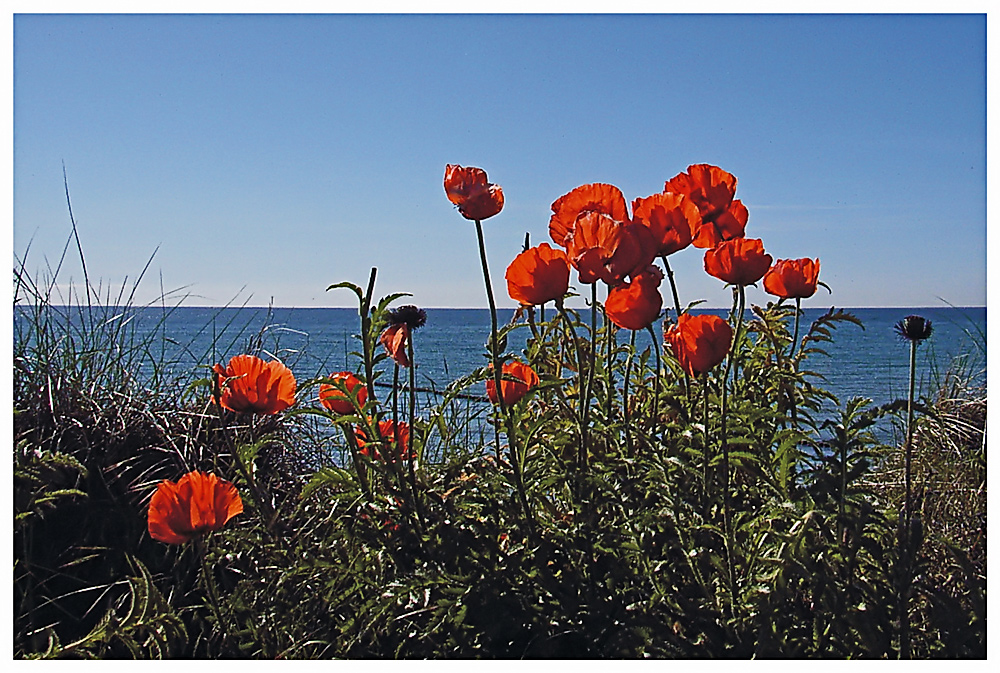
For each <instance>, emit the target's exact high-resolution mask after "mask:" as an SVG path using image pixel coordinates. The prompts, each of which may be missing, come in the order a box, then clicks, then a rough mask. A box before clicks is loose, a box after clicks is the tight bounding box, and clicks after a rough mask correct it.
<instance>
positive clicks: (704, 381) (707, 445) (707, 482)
mask: <svg viewBox="0 0 1000 673" xmlns="http://www.w3.org/2000/svg"><path fill="white" fill-rule="evenodd" d="M701 393H702V415H701V418H702V421H701V422H702V424H703V427H704V430H703V432H702V435H703V439H704V447H703V449H704V452H705V457H704V464H703V469H704V474H703V475H702V490H703V492H704V493H703V495H704V498H705V502H704V510H705V516H706V518H707V517H708V511H709V501H708V498H709V495H710V493H711V488H710V486H711V479H710V478H709V473H710V470H711V463H712V444H711V442H710V441H709V432H708V372H705V373H703V374H702V375H701Z"/></svg>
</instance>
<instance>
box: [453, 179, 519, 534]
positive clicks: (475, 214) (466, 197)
mask: <svg viewBox="0 0 1000 673" xmlns="http://www.w3.org/2000/svg"><path fill="white" fill-rule="evenodd" d="M444 189H445V192H446V193H447V195H448V199H449V200H450V201H451V202H452V203H454V204H456V205H458V206H459V212H460V213H461V214H462V216H463V217H465V218H466V219H470V220H474V221H475V223H476V238H477V240H478V242H479V261H480V263H481V264H482V267H483V280H484V281H485V283H486V299H487V301H488V302H489V306H490V356H491V359H492V361H493V377H494V378H493V380H494V384H495V385H496V387H497V389H498V390H503V388H502V387H501V380H500V377H501V370H500V352H499V349H500V343H499V335H498V332H499V330H498V329H497V306H496V301H495V300H494V298H493V284H492V283H491V282H490V268H489V264H488V263H487V261H486V242H485V240H484V238H483V223H482V220H484V219H486V218H488V217H492V216H493V215H496V214H497V213H499V212H500V211H501V210H502V209H503V190H502V189H501V188H500V187H499V186H498V185H493V184H490V183H488V182H487V177H486V171H484V170H483V169H481V168H473V167H468V168H463V167H461V166H456V165H453V164H449V165H448V166H446V167H445V173H444ZM499 408H500V418H502V419H503V421H504V423H505V425H506V426H507V443H508V445H509V446H510V455H511V459H510V461H511V467H512V468H513V471H514V483H515V486H516V487H517V492H518V496H519V498H520V501H521V506H522V508H523V510H524V516H525V517H526V518H527V520H528V522H529V525H532V524H531V522H532V512H531V508H530V507H529V506H528V496H527V494H526V492H525V490H524V483H523V481H522V475H521V465H520V461H518V459H517V450H516V449H515V447H514V444H515V443H516V441H517V435H516V434H515V433H514V425H513V421H512V420H511V418H510V416H509V414H508V413H507V408H506V405H505V404H504V401H503V395H501V396H500V401H499ZM495 432H496V452H497V457H498V458H499V457H500V429H499V423H498V424H497V426H496V431H495Z"/></svg>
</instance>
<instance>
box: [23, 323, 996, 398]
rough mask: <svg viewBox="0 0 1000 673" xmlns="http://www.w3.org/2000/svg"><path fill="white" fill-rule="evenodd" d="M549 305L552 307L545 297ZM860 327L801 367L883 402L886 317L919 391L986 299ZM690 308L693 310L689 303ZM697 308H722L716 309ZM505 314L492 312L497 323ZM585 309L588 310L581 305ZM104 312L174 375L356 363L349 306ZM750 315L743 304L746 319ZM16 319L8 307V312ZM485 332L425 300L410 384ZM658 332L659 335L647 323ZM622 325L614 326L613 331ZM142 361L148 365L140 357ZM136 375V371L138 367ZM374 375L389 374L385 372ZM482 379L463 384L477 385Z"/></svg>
mask: <svg viewBox="0 0 1000 673" xmlns="http://www.w3.org/2000/svg"><path fill="white" fill-rule="evenodd" d="M549 310H550V314H549V315H551V310H552V309H551V307H550V309H549ZM846 310H847V311H849V312H850V313H852V314H853V315H855V316H857V317H858V318H859V319H860V320H861V322H862V323H863V325H864V328H863V329H862V328H861V327H858V326H856V325H854V324H851V323H847V322H842V323H839V326H838V327H837V329H836V330H835V331H834V332H833V339H834V340H833V342H832V343H828V344H825V345H823V346H822V347H823V348H824V349H825V350H827V352H828V353H829V357H825V356H823V355H814V356H812V357H810V358H809V359H808V360H807V361H806V363H805V365H804V368H806V369H809V370H811V371H815V372H817V373H818V374H820V375H822V376H823V377H824V380H823V381H820V382H818V385H820V386H821V387H823V388H825V389H826V390H829V391H830V392H832V393H833V394H834V395H836V396H837V397H838V398H839V399H840V401H841V403H843V402H845V401H846V400H847V399H849V398H851V397H855V396H862V397H867V398H870V399H872V400H873V401H874V402H875V403H876V404H883V403H886V402H889V401H892V400H894V399H898V398H902V397H905V395H906V392H907V383H908V380H907V377H908V367H909V346H908V344H906V343H904V342H902V341H901V340H900V339H899V337H898V336H897V335H896V334H895V332H894V331H893V325H894V324H895V323H896V322H897V321H898V320H900V319H901V318H903V317H905V316H907V315H910V314H919V315H922V316H924V317H925V318H928V319H929V320H931V322H932V324H933V327H934V331H933V335H932V336H931V338H930V339H929V340H928V341H927V342H924V343H923V344H921V346H920V347H919V349H918V356H917V357H918V360H917V366H918V385H919V388H918V390H919V392H920V393H922V394H927V395H931V394H933V392H934V391H936V389H937V387H938V385H939V383H940V381H941V378H942V377H943V376H944V374H945V372H946V371H947V370H948V368H949V367H950V366H952V364H953V363H955V362H956V358H962V359H963V361H964V362H963V364H962V366H964V367H965V368H966V369H967V370H968V371H971V372H973V373H974V374H975V375H976V376H977V377H978V378H977V380H979V381H981V382H982V383H983V384H985V380H986V378H985V377H986V350H985V349H986V309H985V307H977V308H921V309H913V308H859V309H846ZM695 312H696V313H697V312H698V311H695ZM704 312H708V313H715V314H717V315H721V316H724V315H725V314H726V311H725V310H707V311H704ZM825 312H826V310H825V309H815V308H807V309H805V314H804V316H803V318H802V321H801V330H802V331H803V332H804V331H805V329H807V327H808V325H809V324H810V323H811V321H812V320H814V319H815V318H817V317H818V316H820V315H822V314H823V313H825ZM512 315H513V311H512V310H503V311H500V312H499V316H498V320H499V321H500V324H504V323H506V322H507V321H508V320H509V319H510V318H511V316H512ZM582 315H583V316H584V317H587V316H589V310H587V311H583V312H582ZM106 317H107V318H112V320H110V321H109V322H108V323H107V328H108V329H110V328H114V329H121V330H122V331H123V332H124V333H126V334H129V335H131V336H132V338H134V339H141V338H142V337H144V336H145V335H150V334H151V335H152V337H153V338H152V339H151V340H150V343H151V344H152V345H153V347H152V348H151V349H150V357H151V358H155V359H156V360H157V361H158V362H159V366H161V367H163V366H164V365H163V363H167V364H166V366H167V367H168V368H169V369H170V370H171V371H172V372H173V373H175V374H177V375H178V376H181V377H184V376H188V375H190V373H191V372H193V371H199V372H201V373H202V375H207V373H208V369H207V367H209V366H211V365H212V364H214V363H216V362H226V361H227V360H228V359H229V358H230V357H232V356H233V355H238V354H240V353H243V352H247V351H248V350H250V348H251V347H252V346H253V345H257V344H259V345H260V346H262V347H263V349H264V350H265V351H266V352H267V353H269V354H271V355H273V356H275V357H277V358H279V359H281V360H282V361H283V362H285V364H287V365H288V366H289V367H291V368H292V371H293V372H294V373H295V375H296V378H297V379H299V380H305V379H308V378H312V377H315V376H322V375H327V374H329V373H331V372H334V371H341V370H358V369H360V368H361V364H360V359H359V357H358V356H356V355H352V352H354V351H358V350H360V342H358V340H357V339H356V338H355V337H354V336H353V335H355V334H357V333H358V331H359V329H360V325H359V320H358V314H357V311H356V310H354V309H338V308H275V309H271V310H268V309H265V308H248V307H242V308H233V307H229V308H203V307H183V306H181V307H175V308H170V307H167V308H166V309H165V310H164V309H160V308H129V309H127V310H125V311H124V312H123V313H122V314H121V315H115V314H109V315H107V316H106ZM750 317H751V316H750V314H749V311H748V314H747V319H749V318H750ZM20 319H23V318H21V317H20V316H18V314H17V312H16V311H15V320H20ZM489 333H490V315H489V311H488V310H485V309H427V324H426V325H425V326H424V327H423V328H421V329H419V330H417V331H416V333H415V335H414V344H415V350H416V379H417V386H418V387H426V388H436V389H438V390H441V389H443V388H444V387H445V386H446V385H447V384H448V383H449V382H451V381H453V380H455V379H456V378H459V377H461V376H463V375H465V374H468V373H469V372H471V371H473V370H474V369H476V368H478V367H482V366H483V365H485V364H486V363H487V362H488V360H487V357H486V348H485V343H486V341H487V339H488V337H489ZM656 333H657V340H658V341H660V340H661V339H662V335H661V334H660V326H659V325H657V326H656ZM627 334H628V333H627V332H625V331H624V330H623V331H622V332H621V333H620V337H621V339H622V340H625V339H627V338H628V337H627ZM527 335H528V330H527V328H526V327H524V328H520V329H517V330H515V331H514V332H513V333H512V334H511V336H510V339H509V345H508V349H509V350H510V351H512V352H515V353H516V352H518V351H519V350H520V349H521V348H522V347H523V346H524V342H525V339H526V337H527ZM649 343H650V339H649V335H648V333H645V332H640V333H639V334H637V346H638V347H639V349H640V350H641V349H643V348H645V347H646V346H647V345H649ZM145 366H151V365H150V364H149V363H147V364H146V365H145ZM137 374H138V375H140V376H141V375H142V372H137ZM381 381H384V382H388V381H391V374H390V375H389V376H383V377H382V379H381ZM481 385H482V384H479V385H478V386H476V387H474V388H473V389H471V390H470V391H469V392H470V393H472V394H480V395H481V394H484V392H485V390H484V389H483V388H481V387H480V386H481Z"/></svg>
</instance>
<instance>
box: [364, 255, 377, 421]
mask: <svg viewBox="0 0 1000 673" xmlns="http://www.w3.org/2000/svg"><path fill="white" fill-rule="evenodd" d="M376 273H378V269H377V268H376V267H374V266H373V267H372V272H371V275H370V276H369V277H368V290H367V291H366V292H365V297H364V299H363V300H362V301H361V346H362V349H363V351H364V358H365V386H366V387H367V388H368V399H369V400H377V399H378V398H377V397H375V376H374V372H375V363H374V358H373V356H372V338H373V337H374V335H373V334H371V325H372V318H371V305H372V294H373V293H374V292H375V274H376ZM376 408H377V407H376ZM376 413H377V412H376ZM377 420H378V419H376V421H377ZM375 431H376V433H377V432H378V423H377V422H376V423H375Z"/></svg>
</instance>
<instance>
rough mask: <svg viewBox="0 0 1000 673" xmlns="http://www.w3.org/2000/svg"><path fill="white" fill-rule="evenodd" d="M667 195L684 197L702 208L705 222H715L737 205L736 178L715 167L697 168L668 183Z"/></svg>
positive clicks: (701, 211)
mask: <svg viewBox="0 0 1000 673" xmlns="http://www.w3.org/2000/svg"><path fill="white" fill-rule="evenodd" d="M663 191H665V192H674V193H676V194H684V195H685V196H686V197H688V198H689V199H691V200H692V201H693V202H694V205H696V206H698V212H699V213H700V214H701V219H702V221H703V222H711V221H712V220H714V219H715V218H716V217H718V216H719V215H721V214H722V213H724V212H725V211H726V210H728V209H729V204H731V203H732V202H733V196H734V195H735V194H736V176H735V175H733V174H732V173H727V172H726V171H724V170H722V169H721V168H719V167H718V166H712V165H711V164H693V165H691V166H688V169H687V172H686V173H679V174H677V175H675V176H674V177H672V178H671V179H669V180H667V182H666V183H665V184H664V185H663Z"/></svg>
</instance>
